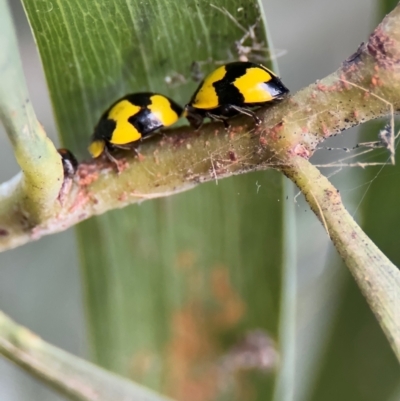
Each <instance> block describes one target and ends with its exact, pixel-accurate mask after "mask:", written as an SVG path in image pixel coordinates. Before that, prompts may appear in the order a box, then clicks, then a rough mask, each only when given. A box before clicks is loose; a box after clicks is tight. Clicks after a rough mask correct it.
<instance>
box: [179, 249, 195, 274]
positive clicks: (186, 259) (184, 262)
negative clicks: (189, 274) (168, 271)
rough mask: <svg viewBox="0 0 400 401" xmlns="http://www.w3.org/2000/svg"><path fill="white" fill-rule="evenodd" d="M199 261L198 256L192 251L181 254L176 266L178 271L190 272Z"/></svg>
mask: <svg viewBox="0 0 400 401" xmlns="http://www.w3.org/2000/svg"><path fill="white" fill-rule="evenodd" d="M196 260H197V254H196V253H195V252H193V251H192V250H186V251H182V252H179V253H178V255H177V257H176V264H175V266H176V267H177V268H178V269H183V270H188V269H190V268H192V267H193V266H194V264H195V263H196Z"/></svg>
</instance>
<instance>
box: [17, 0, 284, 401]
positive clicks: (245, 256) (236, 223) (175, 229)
mask: <svg viewBox="0 0 400 401" xmlns="http://www.w3.org/2000/svg"><path fill="white" fill-rule="evenodd" d="M24 3H25V7H26V10H27V14H28V16H29V19H30V22H31V24H32V27H33V31H34V34H35V37H36V40H37V43H38V46H39V50H40V53H41V56H42V60H43V65H44V69H45V73H46V76H47V80H48V84H49V89H50V93H51V97H52V100H53V106H54V111H55V114H56V118H57V122H58V125H59V129H60V133H61V135H62V139H63V141H64V142H65V143H66V144H67V146H69V147H71V148H72V150H73V151H74V152H76V153H77V154H79V155H82V154H83V153H84V148H85V147H86V146H87V144H88V140H89V136H90V134H91V132H92V129H93V126H94V124H95V123H96V120H97V119H98V118H99V116H100V114H101V112H102V111H103V110H104V109H105V108H106V107H107V106H108V105H109V104H110V103H111V102H113V101H114V100H115V99H116V98H118V97H119V96H121V95H123V94H126V93H128V92H137V91H148V90H150V91H158V92H161V93H164V94H166V95H169V96H171V97H172V98H173V99H175V100H176V101H178V102H180V103H182V104H184V103H185V102H187V101H188V100H189V98H190V96H191V94H192V93H193V91H194V90H195V88H196V86H197V84H198V83H197V82H195V81H194V79H193V77H194V76H196V75H197V76H198V78H200V77H201V76H203V75H204V74H205V73H207V72H209V71H211V70H212V69H213V68H215V67H216V66H217V65H219V63H220V62H227V61H230V60H235V59H237V58H238V57H239V56H240V55H242V56H243V51H242V52H238V51H237V47H236V45H235V42H237V41H240V40H241V38H243V36H244V35H245V33H246V32H245V31H248V29H249V28H250V27H251V26H253V25H254V24H256V23H257V25H256V29H255V34H254V35H253V37H251V38H248V39H247V41H246V42H245V43H244V45H246V46H250V47H251V46H254V47H255V46H256V45H260V43H261V42H264V44H263V46H266V39H265V35H264V29H263V26H262V21H261V20H260V10H259V8H258V3H257V2H256V1H253V0H252V1H246V2H239V1H237V0H234V1H233V0H218V1H213V2H212V4H210V3H209V2H207V1H205V0H199V1H196V2H194V1H189V0H186V1H180V2H173V1H168V0H164V1H161V0H157V1H156V0H154V1H153V0H152V1H145V0H144V1H140V2H139V1H126V0H116V1H113V2H102V3H99V2H96V1H92V0H84V1H82V0H70V1H68V2H65V1H61V0H57V1H52V2H51V4H50V3H48V2H43V1H38V0H33V1H32V0H31V1H25V2H24ZM227 11H228V12H227ZM241 27H242V28H243V29H242V28H241ZM250 32H252V31H250ZM242 50H243V49H242ZM239 53H242V54H239ZM257 54H258V55H261V56H265V55H267V54H268V53H267V52H264V53H263V52H258V53H257ZM255 55H256V53H255V52H254V53H250V54H249V58H250V59H252V57H254V56H255ZM193 62H195V64H194V66H195V68H193ZM142 146H145V144H143V145H142ZM205 146H207V144H205ZM227 156H228V155H227ZM228 157H229V156H228ZM282 198H283V190H282V181H281V176H280V175H277V173H274V172H270V173H268V174H266V173H255V174H249V175H246V176H241V177H235V178H231V179H229V180H224V181H221V182H218V181H217V180H216V181H215V182H213V183H209V184H206V185H202V186H200V187H198V188H196V189H195V190H193V191H190V192H188V193H184V194H181V195H178V196H174V197H172V198H168V199H162V200H157V201H152V202H146V203H145V204H144V205H143V206H140V207H138V206H134V207H129V208H127V209H124V210H117V211H113V212H110V213H108V214H106V215H103V216H101V217H99V218H96V219H91V220H89V221H87V222H85V223H83V224H81V225H80V226H79V228H78V236H79V244H80V249H81V255H82V261H83V266H82V277H83V279H84V288H85V293H86V302H87V316H88V321H89V331H90V339H91V345H92V350H93V355H94V358H95V361H97V362H98V363H100V364H101V365H102V366H105V367H107V368H109V369H111V370H113V371H115V372H118V373H120V374H123V375H126V376H128V377H131V378H133V379H135V380H137V381H139V382H141V383H142V384H146V385H149V386H151V387H152V388H156V389H159V390H162V391H163V392H166V393H168V394H169V395H172V396H174V397H177V398H181V399H189V398H190V397H189V395H190V392H192V391H196V392H197V393H198V394H199V396H200V397H203V398H201V399H206V398H207V399H209V398H212V399H225V398H226V399H231V398H232V396H233V395H235V396H236V397H238V398H242V397H243V396H244V394H248V393H249V392H250V393H251V394H253V395H254V399H259V400H261V399H262V400H267V399H270V398H271V396H272V392H273V374H272V373H266V372H265V371H264V370H263V367H262V366H261V365H260V366H258V368H256V369H253V370H252V371H250V372H245V370H244V369H243V367H242V366H241V365H240V363H239V362H236V361H241V360H242V357H241V355H243V354H242V353H243V350H242V348H240V346H239V345H240V344H243V338H244V337H246V333H248V331H251V332H252V333H253V335H254V336H256V337H257V336H258V337H257V338H259V339H261V340H260V341H261V343H262V344H263V347H264V348H263V349H262V350H261V349H259V351H258V352H261V351H268V352H269V353H270V355H271V356H272V357H273V355H274V352H275V351H274V346H273V343H271V341H270V340H269V339H268V336H271V337H272V339H274V340H275V341H277V333H278V326H279V314H280V299H281V290H280V288H281V274H282V265H283V263H282V251H283V241H282V237H283V234H282V207H281V205H282V202H279V201H280V200H281V199H282ZM247 338H248V337H247ZM238 344H239V345H238ZM256 355H258V357H259V356H260V354H257V352H256Z"/></svg>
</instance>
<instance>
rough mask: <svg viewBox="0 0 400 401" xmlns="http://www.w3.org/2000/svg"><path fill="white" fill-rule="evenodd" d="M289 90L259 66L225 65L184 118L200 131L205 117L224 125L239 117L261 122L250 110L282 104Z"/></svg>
mask: <svg viewBox="0 0 400 401" xmlns="http://www.w3.org/2000/svg"><path fill="white" fill-rule="evenodd" d="M287 93H289V90H288V89H287V88H286V87H285V86H284V85H283V83H282V82H281V80H280V79H279V78H278V77H277V76H276V75H275V74H274V73H273V72H272V71H271V70H269V69H268V68H266V67H264V66H263V65H260V64H255V63H251V62H242V61H237V62H233V63H229V64H225V65H223V66H221V67H219V68H217V69H216V70H215V71H214V72H212V73H211V74H210V75H208V76H207V77H206V78H205V79H204V81H202V82H201V83H200V85H199V87H198V88H197V90H196V92H195V93H194V95H193V96H192V99H191V100H190V102H189V103H188V104H187V105H186V106H185V111H184V116H185V117H186V118H187V119H188V120H189V123H190V125H191V126H192V127H194V128H196V129H198V128H199V127H200V126H201V125H202V124H203V120H204V118H206V117H209V118H211V119H213V120H217V121H221V122H223V123H224V125H225V126H226V127H229V124H228V122H227V119H228V118H229V117H232V116H234V115H237V114H240V113H241V114H246V115H248V116H251V117H253V119H254V121H255V123H256V124H259V123H260V119H259V118H258V117H257V116H256V115H255V113H254V112H253V111H252V110H251V109H250V107H255V106H261V105H264V104H265V103H269V102H273V101H277V100H281V99H282V98H283V97H284V96H285V95H286V94H287Z"/></svg>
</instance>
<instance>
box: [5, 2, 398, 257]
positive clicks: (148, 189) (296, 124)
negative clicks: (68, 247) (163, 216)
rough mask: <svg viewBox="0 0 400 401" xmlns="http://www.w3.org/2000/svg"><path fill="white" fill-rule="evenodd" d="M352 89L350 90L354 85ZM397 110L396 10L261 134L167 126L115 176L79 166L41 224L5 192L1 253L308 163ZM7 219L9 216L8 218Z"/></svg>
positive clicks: (246, 123) (102, 168)
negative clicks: (348, 133)
mask: <svg viewBox="0 0 400 401" xmlns="http://www.w3.org/2000/svg"><path fill="white" fill-rule="evenodd" d="M350 83H351V84H350ZM392 110H394V112H398V111H399V110H400V6H397V7H396V8H395V9H394V10H393V12H392V13H390V14H389V15H388V16H387V17H386V18H385V19H384V20H383V22H382V23H381V24H380V25H379V26H378V27H377V28H376V30H375V31H374V32H373V33H372V34H371V36H370V38H369V41H368V42H367V43H366V44H362V45H361V46H360V47H359V49H358V50H357V52H356V53H355V54H353V55H352V56H351V57H350V58H349V59H348V60H346V61H345V62H344V63H343V65H342V66H341V67H340V68H339V69H338V70H337V71H336V72H334V73H333V74H331V75H329V76H327V77H326V78H324V79H322V80H321V81H319V82H317V83H315V84H312V85H310V86H308V87H307V88H305V89H303V90H301V91H300V92H298V93H296V94H295V95H294V96H293V97H291V98H289V99H286V100H284V101H283V102H281V103H280V104H278V105H275V106H273V107H270V108H268V109H265V108H264V109H261V110H259V111H258V116H259V117H260V118H261V119H262V121H263V122H262V124H261V126H260V127H257V129H254V126H253V125H252V121H250V120H249V119H246V118H245V117H240V118H237V119H235V120H234V121H233V128H232V130H231V131H230V132H226V131H225V130H224V129H223V127H221V124H207V125H206V126H204V128H203V129H202V131H201V132H194V131H193V130H191V129H190V128H179V129H175V130H170V131H168V133H166V135H165V136H159V137H158V138H152V139H150V140H148V141H147V142H145V143H144V144H143V145H142V148H141V153H142V154H143V156H144V159H143V158H141V160H139V159H137V158H135V156H134V153H133V152H131V153H129V152H126V151H125V152H124V153H122V152H121V154H120V156H123V157H125V158H126V163H125V170H124V171H123V172H122V174H120V175H117V174H116V172H115V169H114V168H113V166H110V165H109V164H108V163H107V162H106V161H104V160H96V161H91V162H89V163H81V165H80V168H79V172H78V175H77V176H76V178H75V179H74V181H73V183H72V185H71V186H70V187H71V190H70V192H69V193H68V194H66V195H65V196H63V204H62V205H60V204H59V203H57V202H55V203H54V204H53V206H52V207H49V209H48V211H49V215H48V217H46V218H44V219H42V220H41V221H40V222H35V221H32V220H31V219H30V216H26V214H24V211H23V210H22V209H21V208H20V207H18V206H17V207H16V205H18V200H19V198H20V194H18V193H17V192H16V191H15V190H13V191H12V190H10V188H12V185H11V184H9V183H6V184H3V186H0V251H1V250H5V249H10V248H13V247H15V246H18V245H22V244H24V243H26V242H29V241H31V240H34V239H38V238H40V237H42V236H43V235H47V234H51V233H55V232H58V231H62V230H65V229H67V228H68V227H71V226H73V225H74V224H76V223H78V222H80V221H82V220H85V219H87V218H89V217H91V216H93V215H97V214H101V213H104V212H106V211H108V210H110V209H115V208H120V207H124V206H126V205H129V204H131V203H135V202H139V201H143V200H145V199H152V198H155V197H160V196H169V195H172V194H174V193H178V192H181V191H184V190H187V189H189V188H192V187H193V186H195V185H197V184H199V183H201V182H204V181H209V180H211V179H214V180H217V179H218V180H219V179H221V178H224V177H228V176H231V175H234V174H241V173H245V172H249V171H255V170H261V169H266V168H276V169H281V168H282V166H285V165H287V164H288V163H289V164H290V159H291V158H292V157H296V156H301V157H303V158H305V159H308V158H309V157H311V155H312V154H313V153H314V152H315V150H316V149H317V147H318V145H319V144H320V143H321V142H323V141H324V140H326V139H327V138H329V137H331V136H332V135H336V134H337V133H340V132H342V131H343V130H345V129H347V128H350V127H352V126H355V125H358V124H360V123H362V122H364V121H368V120H371V119H374V118H378V117H382V116H387V115H391V114H392V113H391V112H392ZM10 213H12V216H11V217H10Z"/></svg>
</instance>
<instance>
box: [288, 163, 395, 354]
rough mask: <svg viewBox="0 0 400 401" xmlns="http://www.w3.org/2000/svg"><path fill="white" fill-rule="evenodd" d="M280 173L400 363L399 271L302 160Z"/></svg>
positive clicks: (329, 186)
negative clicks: (352, 280)
mask: <svg viewBox="0 0 400 401" xmlns="http://www.w3.org/2000/svg"><path fill="white" fill-rule="evenodd" d="M282 171H283V172H284V173H285V174H286V175H287V177H289V178H290V179H291V180H292V181H293V182H295V183H296V185H297V186H298V187H299V188H300V190H301V191H302V192H303V194H304V196H305V197H306V200H307V202H308V203H309V205H310V207H311V209H312V210H313V212H314V213H315V214H316V215H317V217H318V218H319V219H320V221H321V222H322V224H323V225H324V227H325V229H326V231H327V233H328V235H329V237H330V239H331V240H332V242H333V244H334V245H335V247H336V249H337V251H338V252H339V254H340V256H341V257H342V258H343V260H344V262H345V263H346V265H347V267H348V268H349V270H350V272H351V274H352V275H353V276H354V278H355V280H356V281H357V284H358V285H359V287H360V289H361V291H362V293H363V294H364V296H365V298H366V299H367V301H368V303H369V305H370V307H371V310H372V311H373V312H374V314H375V316H376V318H377V320H378V322H379V324H380V325H381V327H382V329H383V331H384V332H385V334H386V337H387V338H388V340H389V343H390V345H391V347H392V348H393V351H394V352H395V354H396V356H397V358H398V359H399V360H400V270H399V269H398V268H397V267H396V266H394V265H393V263H391V262H390V260H389V259H388V258H387V257H386V256H385V255H384V254H383V253H382V252H381V251H380V250H379V249H378V247H377V246H376V245H375V244H374V243H373V242H372V241H371V240H370V239H369V238H368V236H367V235H366V234H365V233H364V232H363V231H362V229H361V228H360V227H359V226H358V224H357V223H356V222H355V221H354V219H353V218H352V216H351V215H350V214H349V212H348V211H347V210H346V209H345V207H344V205H343V203H342V200H341V197H340V194H339V191H338V190H337V189H336V188H335V187H334V186H333V185H332V184H331V183H330V182H329V180H328V179H327V178H326V177H324V176H323V175H322V174H321V173H320V171H319V170H318V169H317V168H316V167H315V166H313V165H312V164H311V163H310V162H308V161H307V160H305V159H303V158H301V157H295V158H293V159H291V163H290V165H288V166H287V167H285V168H283V169H282Z"/></svg>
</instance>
